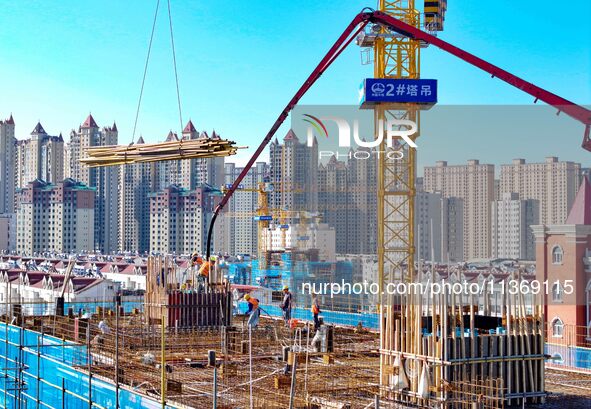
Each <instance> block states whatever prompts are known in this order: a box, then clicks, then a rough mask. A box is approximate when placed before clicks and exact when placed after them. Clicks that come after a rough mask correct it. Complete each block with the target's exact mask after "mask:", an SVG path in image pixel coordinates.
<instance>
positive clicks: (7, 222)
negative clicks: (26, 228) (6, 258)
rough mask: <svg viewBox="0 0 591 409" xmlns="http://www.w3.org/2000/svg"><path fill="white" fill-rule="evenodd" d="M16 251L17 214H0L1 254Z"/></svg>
mask: <svg viewBox="0 0 591 409" xmlns="http://www.w3.org/2000/svg"><path fill="white" fill-rule="evenodd" d="M15 250H16V214H15V213H1V214H0V252H2V253H10V252H13V251H15Z"/></svg>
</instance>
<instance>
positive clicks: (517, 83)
mask: <svg viewBox="0 0 591 409" xmlns="http://www.w3.org/2000/svg"><path fill="white" fill-rule="evenodd" d="M409 1H411V0H409ZM395 3H401V2H398V1H397V2H395ZM383 4H385V3H383ZM413 4H414V2H413ZM370 23H373V24H376V25H379V26H381V27H382V29H383V30H388V31H389V32H392V33H397V34H398V35H400V36H401V37H402V38H408V39H411V40H415V41H418V42H420V43H421V44H431V45H433V46H435V47H437V48H439V49H441V50H443V51H445V52H447V53H449V54H452V55H454V56H456V57H457V58H459V59H461V60H463V61H465V62H467V63H468V64H471V65H473V66H475V67H477V68H479V69H481V70H483V71H485V72H487V73H489V74H490V75H491V76H492V77H493V78H498V79H500V80H502V81H504V82H506V83H508V84H509V85H512V86H514V87H515V88H517V89H520V90H522V91H523V92H525V93H527V94H529V95H531V96H532V97H534V98H535V101H536V102H537V101H538V100H540V101H542V102H545V103H547V104H548V105H551V106H553V107H554V108H556V109H557V110H558V112H559V113H560V112H564V113H565V114H566V115H568V116H570V117H571V118H574V119H575V120H577V121H579V122H581V123H582V124H583V125H584V126H585V131H584V136H583V143H582V147H583V149H586V150H588V151H591V137H590V132H591V111H589V110H588V109H586V108H584V107H582V106H580V105H577V104H575V103H574V102H571V101H569V100H567V99H565V98H562V97H560V96H558V95H556V94H553V93H552V92H550V91H547V90H545V89H543V88H540V87H538V86H537V85H534V84H532V83H530V82H527V81H525V80H524V79H522V78H520V77H518V76H516V75H514V74H511V73H510V72H508V71H505V70H503V69H502V68H500V67H497V66H496V65H493V64H491V63H489V62H487V61H485V60H483V59H481V58H479V57H477V56H475V55H474V54H471V53H469V52H467V51H464V50H462V49H460V48H458V47H456V46H454V45H452V44H450V43H448V42H446V41H444V40H442V39H440V38H438V37H436V36H434V35H432V34H429V33H427V32H424V31H422V30H421V29H419V28H418V27H417V26H416V25H412V24H409V23H407V22H405V21H403V20H401V19H399V18H396V17H393V16H392V15H389V14H387V13H385V12H383V11H379V10H378V11H376V10H371V9H369V8H365V9H363V10H362V11H361V13H359V14H357V15H356V16H355V17H354V18H353V20H352V21H351V22H350V23H349V25H347V27H346V28H345V30H344V31H343V33H342V34H341V35H340V36H339V37H338V39H337V40H336V42H335V43H334V44H333V45H332V46H331V47H330V49H329V50H328V52H327V53H326V55H325V56H324V57H323V58H322V59H321V60H320V62H319V63H318V65H317V66H316V68H314V70H313V71H312V73H311V74H310V75H309V76H308V77H307V78H306V80H305V81H304V83H303V84H302V85H301V87H300V88H299V89H298V90H297V91H296V93H295V95H294V96H293V97H292V98H291V99H290V100H289V102H288V103H287V105H286V106H285V107H284V108H283V110H282V111H281V112H280V113H279V116H278V117H277V119H276V120H275V122H274V123H273V125H272V126H271V128H270V129H269V131H268V132H267V134H266V135H265V137H264V138H263V140H262V141H261V143H260V145H259V146H258V148H257V149H256V150H255V152H254V153H253V155H252V156H251V158H250V159H249V160H248V162H247V163H246V166H244V168H243V169H242V171H241V172H240V174H239V175H238V177H237V178H236V180H235V181H234V183H233V184H232V186H231V187H230V188H229V189H228V190H227V191H226V193H225V195H224V197H222V200H221V201H220V203H219V204H218V205H217V207H216V208H215V210H214V213H213V216H212V218H211V221H210V225H209V229H208V233H207V256H209V255H210V254H211V239H212V234H213V227H214V226H215V222H216V219H217V216H218V215H219V213H220V211H221V210H222V209H223V208H224V207H225V206H226V204H227V203H228V201H229V200H230V198H231V197H232V195H233V194H234V192H235V191H236V189H237V188H238V186H239V185H240V183H241V182H242V180H243V179H244V177H245V176H246V174H247V173H248V172H249V170H250V169H251V168H252V166H253V165H254V163H255V162H256V160H257V159H258V158H259V156H260V155H261V153H262V152H263V150H264V149H265V147H266V146H267V145H268V144H269V142H271V139H272V138H273V136H275V133H276V132H277V130H278V129H279V127H281V125H282V124H283V123H284V122H285V120H286V119H287V117H288V115H289V113H290V112H291V111H292V110H293V108H294V107H295V106H296V104H297V103H298V102H299V101H300V99H301V98H302V97H303V96H304V95H305V94H306V92H308V90H309V89H310V88H311V87H312V86H313V85H314V83H315V82H316V81H317V80H318V78H320V77H321V76H322V74H324V72H325V71H326V70H327V69H328V68H329V67H330V65H331V64H332V63H333V62H334V61H335V60H336V59H337V58H338V57H339V56H340V55H341V53H342V52H343V50H344V49H345V48H346V47H347V46H348V45H349V44H350V43H351V42H352V41H353V40H354V39H355V38H356V37H357V36H358V35H359V34H360V33H361V32H362V31H363V30H364V29H365V28H366V26H367V25H368V24H370Z"/></svg>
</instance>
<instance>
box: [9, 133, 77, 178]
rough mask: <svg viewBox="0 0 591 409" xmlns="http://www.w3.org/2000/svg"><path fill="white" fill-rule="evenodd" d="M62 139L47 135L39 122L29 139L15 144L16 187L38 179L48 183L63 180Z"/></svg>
mask: <svg viewBox="0 0 591 409" xmlns="http://www.w3.org/2000/svg"><path fill="white" fill-rule="evenodd" d="M64 168H65V166H64V138H63V137H62V135H61V134H60V135H59V136H51V135H48V134H47V132H46V131H45V129H43V126H42V125H41V123H40V122H38V123H37V125H36V126H35V128H34V129H33V131H32V132H31V137H30V138H28V139H22V140H19V141H17V143H16V169H15V177H16V187H17V188H23V187H26V186H27V185H28V183H29V182H32V181H33V180H36V179H39V180H43V181H45V182H50V183H54V184H55V183H59V182H61V181H63V180H64Z"/></svg>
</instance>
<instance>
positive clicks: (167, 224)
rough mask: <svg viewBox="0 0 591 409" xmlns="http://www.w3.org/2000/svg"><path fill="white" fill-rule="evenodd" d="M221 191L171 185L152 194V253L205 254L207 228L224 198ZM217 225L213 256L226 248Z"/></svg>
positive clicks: (202, 187) (201, 187)
mask: <svg viewBox="0 0 591 409" xmlns="http://www.w3.org/2000/svg"><path fill="white" fill-rule="evenodd" d="M218 192H219V191H218V190H213V189H211V188H210V187H209V186H207V185H202V186H198V187H197V188H196V189H193V190H188V189H186V188H183V187H180V186H176V185H171V186H169V187H167V188H166V189H164V190H163V191H160V192H154V193H150V195H149V198H150V252H152V253H161V254H192V253H194V252H197V253H205V246H206V241H207V229H208V227H209V222H210V221H211V216H212V212H213V209H214V208H215V206H217V204H218V203H219V199H220V196H219V194H218ZM216 226H217V228H216V229H214V232H213V239H212V253H214V252H218V251H220V250H221V249H222V247H221V245H222V244H221V243H222V239H221V236H222V231H221V226H220V225H216Z"/></svg>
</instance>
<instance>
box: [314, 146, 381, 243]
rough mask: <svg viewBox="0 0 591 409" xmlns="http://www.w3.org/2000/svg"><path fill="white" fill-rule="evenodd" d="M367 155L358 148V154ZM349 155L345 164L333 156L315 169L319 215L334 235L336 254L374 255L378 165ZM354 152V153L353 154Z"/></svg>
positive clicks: (369, 160)
mask: <svg viewBox="0 0 591 409" xmlns="http://www.w3.org/2000/svg"><path fill="white" fill-rule="evenodd" d="M360 151H368V152H369V149H367V148H359V149H358V151H356V152H360ZM354 152H355V151H351V155H348V156H349V160H348V161H347V162H345V161H340V160H338V159H337V157H336V156H335V155H333V156H332V157H331V158H330V159H329V160H328V162H327V163H321V164H319V165H318V180H317V183H318V212H319V214H320V217H321V218H322V220H323V221H324V222H325V223H327V224H328V225H329V226H331V227H333V228H334V229H335V232H336V251H337V253H338V254H375V252H376V249H377V212H376V211H377V174H376V170H377V162H376V161H375V160H374V159H373V157H372V155H371V154H368V155H357V157H360V158H365V157H366V156H367V157H368V158H369V159H357V158H356V156H355V155H353V153H354ZM356 152H355V153H356Z"/></svg>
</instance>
